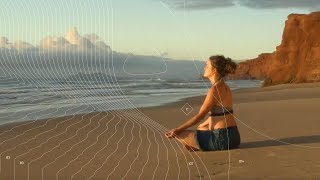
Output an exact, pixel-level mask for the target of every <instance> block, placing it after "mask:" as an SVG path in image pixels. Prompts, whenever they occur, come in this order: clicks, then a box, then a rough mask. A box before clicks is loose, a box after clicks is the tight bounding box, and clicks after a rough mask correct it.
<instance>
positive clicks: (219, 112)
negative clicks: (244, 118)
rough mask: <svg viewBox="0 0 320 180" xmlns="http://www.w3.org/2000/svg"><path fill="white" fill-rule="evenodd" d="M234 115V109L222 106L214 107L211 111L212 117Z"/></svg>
mask: <svg viewBox="0 0 320 180" xmlns="http://www.w3.org/2000/svg"><path fill="white" fill-rule="evenodd" d="M232 113H233V109H232V108H227V107H222V106H213V107H212V109H211V110H210V116H224V115H227V114H232Z"/></svg>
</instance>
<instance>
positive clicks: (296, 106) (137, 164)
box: [0, 83, 320, 180]
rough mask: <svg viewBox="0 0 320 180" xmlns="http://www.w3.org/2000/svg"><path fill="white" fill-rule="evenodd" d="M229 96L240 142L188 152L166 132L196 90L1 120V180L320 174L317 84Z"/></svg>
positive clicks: (182, 117)
mask: <svg viewBox="0 0 320 180" xmlns="http://www.w3.org/2000/svg"><path fill="white" fill-rule="evenodd" d="M233 97H234V111H235V117H236V118H237V123H238V127H239V130H240V134H241V145H240V148H239V149H233V150H229V151H228V150H226V151H211V152H189V151H186V150H185V149H183V148H182V145H180V144H179V143H178V142H177V141H176V140H168V139H167V138H165V136H164V135H163V134H164V132H166V131H167V130H168V129H171V128H174V127H176V126H178V125H179V124H181V123H183V122H184V121H186V120H188V119H189V118H191V117H192V116H193V115H195V114H196V113H197V112H198V111H199V109H200V106H201V103H202V102H203V100H204V98H205V97H204V96H199V97H192V98H186V99H183V100H181V101H179V102H176V103H170V104H166V105H164V106H159V107H151V108H140V109H130V110H122V111H109V112H100V113H90V114H84V115H76V116H67V117H60V118H51V119H45V120H37V121H28V122H23V123H12V124H7V125H3V126H1V127H0V156H1V164H0V169H1V171H0V179H1V180H11V179H15V180H22V179H23V180H26V179H28V180H38V179H44V180H51V179H61V180H64V179H74V180H82V179H92V180H97V179H112V180H113V179H143V180H144V179H168V180H171V179H174V180H175V179H183V180H184V179H228V178H229V179H320V156H319V154H320V134H319V132H320V131H319V129H320V122H319V120H320V118H319V114H318V113H319V111H320V108H319V107H320V83H312V84H298V85H279V86H274V87H268V88H254V89H242V90H236V91H234V96H233ZM186 103H188V104H190V105H191V107H192V108H193V110H192V111H191V112H190V114H188V115H186V114H185V113H184V112H182V110H181V108H182V107H183V106H184V105H185V104H186ZM194 128H195V127H193V129H194Z"/></svg>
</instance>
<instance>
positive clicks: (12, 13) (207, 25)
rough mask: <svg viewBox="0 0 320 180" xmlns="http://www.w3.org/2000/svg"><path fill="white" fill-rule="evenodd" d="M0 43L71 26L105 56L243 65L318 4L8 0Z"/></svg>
mask: <svg viewBox="0 0 320 180" xmlns="http://www.w3.org/2000/svg"><path fill="white" fill-rule="evenodd" d="M0 3H1V6H0V18H1V21H0V27H1V28H0V37H6V38H7V39H8V42H10V43H14V42H15V41H19V40H22V41H26V42H28V43H30V44H32V45H33V46H37V45H39V44H40V42H41V40H43V39H45V38H46V37H48V36H58V37H63V36H65V34H66V33H67V32H68V31H69V29H70V28H72V27H76V29H77V31H78V33H79V34H80V35H81V36H84V35H85V34H96V35H97V36H99V37H100V39H101V40H102V41H103V42H104V43H105V44H106V45H108V46H109V47H110V48H111V49H112V50H114V51H117V52H122V53H133V54H139V55H151V56H163V57H167V58H173V59H184V60H205V59H207V58H208V57H209V56H211V55H214V54H223V55H225V56H228V57H231V58H232V59H235V60H246V59H251V58H255V57H257V56H258V55H259V54H261V53H268V52H270V53H271V52H273V51H275V49H276V46H278V45H280V43H281V38H282V32H283V28H284V24H285V21H286V19H287V16H288V15H289V14H291V13H303V14H307V13H310V12H313V11H317V10H320V1H318V0H186V1H184V0H163V1H160V0H137V1H135V0H131V1H128V0H113V1H110V0H92V1H87V0H68V1H65V0H55V1H46V0H24V1H20V0H10V1H9V0H7V1H1V2H0Z"/></svg>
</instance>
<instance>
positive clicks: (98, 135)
mask: <svg viewBox="0 0 320 180" xmlns="http://www.w3.org/2000/svg"><path fill="white" fill-rule="evenodd" d="M114 118H115V116H113V117H112V119H111V120H110V121H112V120H113V119H114ZM110 121H108V123H109V122H110ZM108 123H107V124H106V127H107V128H106V129H105V130H104V131H103V132H101V133H100V134H99V135H98V136H97V138H96V141H95V142H94V143H93V144H91V145H90V146H88V147H86V148H85V149H84V150H83V151H82V152H81V154H79V155H78V156H77V157H76V158H74V159H73V160H71V161H70V162H69V163H68V164H67V165H66V166H64V167H63V168H61V169H60V170H59V171H58V172H57V176H58V175H59V172H60V171H62V170H64V169H66V168H67V167H68V166H69V165H70V164H71V163H72V162H74V161H75V160H77V159H78V158H79V157H80V156H81V155H83V154H84V152H85V151H86V150H87V149H88V148H90V147H91V146H93V145H95V144H97V142H98V139H99V137H100V136H101V135H102V134H103V133H105V132H106V131H107V130H108ZM99 125H100V123H99ZM71 175H72V174H71ZM71 179H72V176H71Z"/></svg>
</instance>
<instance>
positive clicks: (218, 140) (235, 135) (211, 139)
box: [195, 126, 241, 151]
mask: <svg viewBox="0 0 320 180" xmlns="http://www.w3.org/2000/svg"><path fill="white" fill-rule="evenodd" d="M195 140H196V142H197V144H198V147H199V148H200V150H201V151H219V150H227V149H234V148H238V147H239V145H240V141H241V139H240V133H239V130H238V128H237V126H231V127H228V128H223V129H215V130H205V131H203V130H196V132H195Z"/></svg>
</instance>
